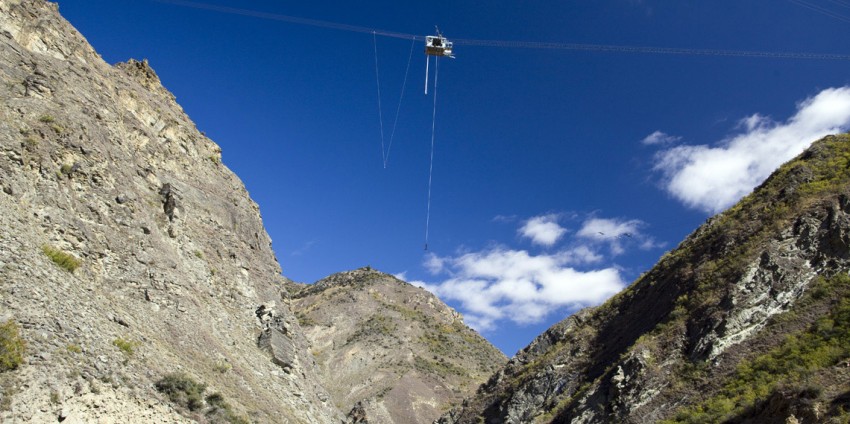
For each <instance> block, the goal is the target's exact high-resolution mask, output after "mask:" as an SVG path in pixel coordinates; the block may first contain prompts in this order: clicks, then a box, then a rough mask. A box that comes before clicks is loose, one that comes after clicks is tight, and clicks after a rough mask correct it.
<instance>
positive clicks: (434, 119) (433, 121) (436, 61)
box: [425, 56, 440, 250]
mask: <svg viewBox="0 0 850 424" xmlns="http://www.w3.org/2000/svg"><path fill="white" fill-rule="evenodd" d="M439 75H440V57H439V56H435V57H434V112H432V114H431V165H430V166H429V167H428V207H427V209H426V211H425V250H428V229H429V226H430V224H431V182H432V180H433V176H434V135H435V134H436V128H437V79H438V78H439Z"/></svg>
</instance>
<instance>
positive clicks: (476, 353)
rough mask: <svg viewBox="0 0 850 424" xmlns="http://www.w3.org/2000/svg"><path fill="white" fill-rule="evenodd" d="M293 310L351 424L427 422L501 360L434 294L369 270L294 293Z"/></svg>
mask: <svg viewBox="0 0 850 424" xmlns="http://www.w3.org/2000/svg"><path fill="white" fill-rule="evenodd" d="M292 310H293V311H295V313H296V315H297V316H298V320H299V321H300V323H301V328H303V329H304V334H305V336H306V337H307V339H308V340H309V341H310V343H311V345H312V353H313V355H314V357H315V359H316V362H317V363H318V364H319V370H320V372H319V378H320V380H321V382H322V384H323V385H324V386H325V387H327V388H328V391H329V392H330V395H331V399H333V402H334V403H335V404H336V405H337V407H339V408H340V410H342V411H349V412H348V418H349V422H369V423H388V424H389V423H396V424H417V423H420V424H428V423H431V422H432V421H434V420H435V419H437V418H438V417H439V416H440V415H441V414H442V413H443V412H446V411H447V410H448V409H449V408H450V407H451V406H452V405H453V404H456V403H458V402H460V401H461V400H462V399H463V398H464V397H466V396H469V395H471V394H472V393H474V391H475V389H476V388H477V387H478V386H479V385H480V384H481V383H483V382H484V381H485V380H486V379H487V377H489V376H490V375H491V374H493V373H494V372H495V371H496V370H497V369H498V368H500V367H501V366H502V365H504V364H505V363H506V362H507V358H505V356H504V354H502V353H501V352H500V351H499V350H497V349H496V348H495V347H493V346H492V345H490V343H488V342H487V341H486V340H484V339H483V338H481V336H480V335H478V333H476V332H475V331H473V330H471V329H470V328H468V327H467V326H466V325H464V324H463V321H462V319H461V316H460V315H459V314H458V313H457V312H455V311H454V310H452V309H451V308H449V307H448V306H446V305H445V304H444V303H443V302H441V301H440V300H439V299H437V298H436V297H435V296H434V295H433V294H431V293H429V292H427V291H425V290H423V289H421V288H418V287H414V286H412V285H410V284H408V283H405V282H403V281H401V280H398V279H397V278H395V277H393V276H391V275H387V274H384V273H381V272H378V271H375V270H372V269H370V268H368V267H367V268H361V269H358V270H354V271H349V272H343V273H339V274H334V275H331V276H329V277H327V278H325V279H323V280H321V281H319V282H317V283H315V284H312V285H309V286H306V287H304V288H303V289H301V290H300V291H298V292H293V293H292Z"/></svg>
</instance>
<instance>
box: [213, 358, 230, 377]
mask: <svg viewBox="0 0 850 424" xmlns="http://www.w3.org/2000/svg"><path fill="white" fill-rule="evenodd" d="M232 368H233V365H230V363H229V362H226V361H218V362H216V364H215V365H214V366H213V371H215V372H217V373H221V374H226V373H227V372H228V371H230V370H231V369H232Z"/></svg>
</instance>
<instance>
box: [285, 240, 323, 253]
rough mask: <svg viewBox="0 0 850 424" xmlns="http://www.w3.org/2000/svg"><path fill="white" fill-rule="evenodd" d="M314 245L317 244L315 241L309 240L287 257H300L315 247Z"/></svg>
mask: <svg viewBox="0 0 850 424" xmlns="http://www.w3.org/2000/svg"><path fill="white" fill-rule="evenodd" d="M316 243H318V242H317V241H316V240H310V241H308V242H306V243H304V244H302V245H301V247H299V248H297V249H295V250H293V251H292V252H290V253H289V255H290V256H301V255H303V254H305V253H307V252H308V251H309V250H310V249H312V248H313V246H315V245H316Z"/></svg>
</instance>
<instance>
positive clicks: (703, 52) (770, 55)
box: [153, 0, 850, 60]
mask: <svg viewBox="0 0 850 424" xmlns="http://www.w3.org/2000/svg"><path fill="white" fill-rule="evenodd" d="M153 1H156V2H159V3H166V4H172V5H175V6H183V7H191V8H195V9H203V10H211V11H215V12H220V13H227V14H231V15H242V16H250V17H254V18H260V19H268V20H274V21H281V22H289V23H294V24H299V25H309V26H314V27H320V28H329V29H336V30H340V31H349V32H359V33H367V34H369V33H371V34H374V35H379V36H382V37H392V38H401V39H405V40H414V41H424V40H425V37H423V36H420V35H414V34H407V33H403V32H394V31H384V30H379V29H374V28H367V27H362V26H357V25H348V24H340V23H335V22H328V21H321V20H317V19H307V18H299V17H295V16H288V15H281V14H276V13H268V12H259V11H255V10H249V9H239V8H235V7H226V6H216V5H211V4H206V3H200V2H194V1H186V0H153ZM789 1H790V2H792V3H795V4H797V5H799V6H801V7H806V8H809V9H812V10H816V11H819V12H820V13H828V14H830V15H829V16H832V17H834V18H836V19H839V20H847V21H850V20H848V18H846V17H844V16H842V15H837V14H835V13H833V12H830V11H828V10H826V9H823V8H820V7H818V6H816V5H813V4H811V3H807V2H804V0H789ZM454 42H455V44H458V45H467V46H479V47H502V48H520V49H552V50H575V51H598V52H611V53H638V54H672V55H691V56H728V57H753V58H765V59H799V60H850V54H832V53H810V52H766V51H747V50H725V49H691V48H675V47H652V46H619V45H608V44H581V43H548V42H536V41H503V40H476V39H461V40H454Z"/></svg>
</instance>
